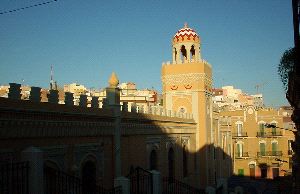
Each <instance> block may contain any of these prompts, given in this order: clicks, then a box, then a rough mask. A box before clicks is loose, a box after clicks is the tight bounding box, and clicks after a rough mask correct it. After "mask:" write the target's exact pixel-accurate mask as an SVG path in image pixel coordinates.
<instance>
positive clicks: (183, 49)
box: [180, 45, 187, 62]
mask: <svg viewBox="0 0 300 194" xmlns="http://www.w3.org/2000/svg"><path fill="white" fill-rule="evenodd" d="M180 52H181V56H180V57H181V61H182V62H185V61H186V60H187V52H186V49H185V46H184V45H182V46H181V49H180Z"/></svg>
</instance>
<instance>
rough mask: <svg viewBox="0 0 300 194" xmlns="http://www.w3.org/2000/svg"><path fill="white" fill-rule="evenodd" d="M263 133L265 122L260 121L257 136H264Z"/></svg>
mask: <svg viewBox="0 0 300 194" xmlns="http://www.w3.org/2000/svg"><path fill="white" fill-rule="evenodd" d="M264 134H265V124H264V123H260V124H259V136H264Z"/></svg>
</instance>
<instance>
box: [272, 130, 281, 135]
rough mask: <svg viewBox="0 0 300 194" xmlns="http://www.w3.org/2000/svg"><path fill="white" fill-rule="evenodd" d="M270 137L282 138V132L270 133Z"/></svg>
mask: <svg viewBox="0 0 300 194" xmlns="http://www.w3.org/2000/svg"><path fill="white" fill-rule="evenodd" d="M269 136H282V131H278V130H276V131H272V132H270V133H269Z"/></svg>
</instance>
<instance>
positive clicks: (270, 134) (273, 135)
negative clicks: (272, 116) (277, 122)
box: [256, 131, 282, 137]
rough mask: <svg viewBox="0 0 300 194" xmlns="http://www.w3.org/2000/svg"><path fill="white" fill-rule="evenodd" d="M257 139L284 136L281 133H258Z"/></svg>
mask: <svg viewBox="0 0 300 194" xmlns="http://www.w3.org/2000/svg"><path fill="white" fill-rule="evenodd" d="M256 136H257V137H278V136H282V132H281V131H271V132H257V135H256Z"/></svg>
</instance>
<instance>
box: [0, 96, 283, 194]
mask: <svg viewBox="0 0 300 194" xmlns="http://www.w3.org/2000/svg"><path fill="white" fill-rule="evenodd" d="M0 117H1V120H0V134H1V135H0V138H1V141H0V152H1V154H0V156H1V158H0V160H1V162H5V163H6V164H7V163H13V162H17V161H22V160H23V158H22V154H23V153H22V151H23V150H24V149H25V148H28V147H35V148H38V149H40V150H41V151H42V153H43V162H44V167H45V171H44V173H45V175H47V173H48V172H50V173H49V176H54V174H55V172H54V171H52V170H51V169H49V168H53V166H55V168H56V170H60V171H62V172H63V173H66V174H67V175H66V176H65V175H64V177H68V176H69V175H70V176H74V177H78V178H79V179H81V180H82V181H83V182H84V185H83V186H82V188H86V189H89V188H91V184H97V185H101V186H103V187H106V188H110V187H112V186H113V182H114V178H116V177H115V165H114V160H115V152H114V127H115V123H114V122H115V117H114V114H113V111H111V110H110V109H95V108H86V107H79V106H67V105H59V104H51V103H38V102H31V101H22V100H13V99H6V98H0ZM121 118H122V119H121V122H122V124H121V134H122V139H121V163H122V175H123V176H126V175H128V174H129V173H130V172H131V171H133V169H135V168H136V167H141V168H143V169H145V170H157V171H159V172H160V173H161V176H162V177H172V178H175V179H177V180H179V181H181V182H183V183H186V184H189V185H191V186H194V187H199V182H201V181H202V182H203V179H204V180H205V181H206V185H210V186H213V187H215V188H217V187H218V180H219V179H222V178H225V179H226V178H228V177H231V178H229V179H228V186H229V190H233V189H235V188H236V187H237V186H241V187H242V188H244V190H246V191H248V192H249V193H259V192H260V191H266V192H264V193H268V192H267V191H268V190H269V188H270V192H271V191H272V192H273V193H274V192H275V190H276V189H277V190H278V187H279V186H278V184H277V183H279V181H278V180H274V181H273V180H257V179H256V180H253V179H251V178H250V177H245V176H231V175H232V174H233V170H232V168H233V159H232V157H231V156H230V155H228V154H226V153H225V152H224V151H223V150H222V149H221V148H220V147H216V146H215V145H213V144H210V145H205V146H204V147H202V148H201V149H200V150H195V139H196V138H195V130H196V124H195V122H194V121H193V120H192V119H183V118H175V117H163V116H158V115H153V116H151V115H148V114H139V113H128V112H126V113H123V114H122V117H121ZM201 157H205V158H206V162H205V163H204V164H203V163H200V162H199V158H200V159H201ZM46 161H52V162H53V165H48V164H49V163H47V162H46ZM54 164H55V165H54ZM88 164H90V165H88ZM203 165H204V166H203ZM203 176H204V177H203ZM0 177H1V176H0ZM41 178H43V177H41ZM206 178H207V179H206ZM66 179H67V178H66ZM68 180H69V179H68ZM1 181H3V180H2V179H1ZM284 181H287V182H289V179H288V178H286V179H284ZM282 182H283V181H280V183H282ZM271 183H272V184H271ZM273 183H274V184H275V183H276V184H277V186H272V185H274V184H273ZM7 184H10V183H7ZM276 184H275V185H276ZM279 185H280V184H279ZM200 187H201V188H202V189H204V186H203V185H202V184H201V185H200ZM270 192H269V193H270Z"/></svg>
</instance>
